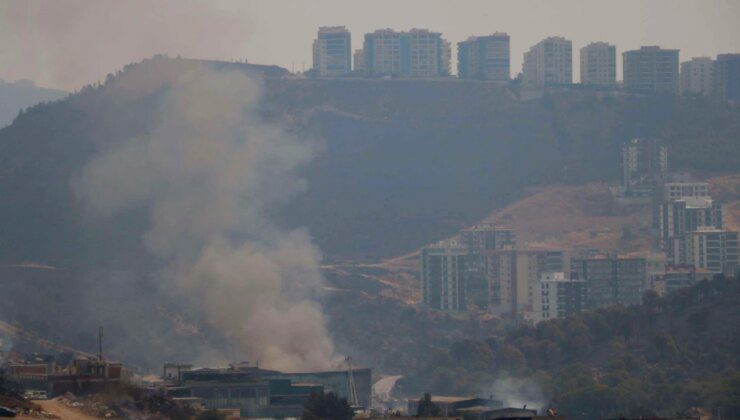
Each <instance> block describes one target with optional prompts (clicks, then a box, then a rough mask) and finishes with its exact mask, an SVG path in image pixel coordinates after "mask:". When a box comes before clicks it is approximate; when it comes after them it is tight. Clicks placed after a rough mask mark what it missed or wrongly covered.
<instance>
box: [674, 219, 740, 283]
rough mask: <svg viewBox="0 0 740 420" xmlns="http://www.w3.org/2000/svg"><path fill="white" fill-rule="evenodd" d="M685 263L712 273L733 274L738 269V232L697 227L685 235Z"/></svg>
mask: <svg viewBox="0 0 740 420" xmlns="http://www.w3.org/2000/svg"><path fill="white" fill-rule="evenodd" d="M686 256H687V261H686V262H687V263H688V264H690V265H693V266H694V267H695V268H697V269H704V270H707V271H709V272H712V273H724V274H726V275H735V274H736V273H737V269H738V259H739V258H738V233H737V232H732V231H728V230H725V229H716V228H699V229H697V230H696V231H694V232H690V233H689V234H687V235H686Z"/></svg>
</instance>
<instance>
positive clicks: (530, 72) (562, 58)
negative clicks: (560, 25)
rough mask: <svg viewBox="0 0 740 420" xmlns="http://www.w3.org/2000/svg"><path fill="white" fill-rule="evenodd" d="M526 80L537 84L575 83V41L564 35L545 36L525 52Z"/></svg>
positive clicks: (524, 74) (523, 69)
mask: <svg viewBox="0 0 740 420" xmlns="http://www.w3.org/2000/svg"><path fill="white" fill-rule="evenodd" d="M522 71H523V77H524V82H525V83H527V84H531V85H535V86H546V85H569V84H572V83H573V43H572V42H571V41H570V40H568V39H565V38H563V37H549V38H545V39H543V40H542V41H540V42H539V43H537V44H536V45H534V46H532V48H530V49H529V51H527V52H526V53H524V64H523V67H522Z"/></svg>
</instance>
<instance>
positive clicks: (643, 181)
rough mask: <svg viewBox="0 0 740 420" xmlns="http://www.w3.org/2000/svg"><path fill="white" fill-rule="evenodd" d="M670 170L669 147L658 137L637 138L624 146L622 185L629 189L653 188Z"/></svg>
mask: <svg viewBox="0 0 740 420" xmlns="http://www.w3.org/2000/svg"><path fill="white" fill-rule="evenodd" d="M667 171H668V148H667V147H666V146H664V145H663V143H662V142H661V141H660V140H658V139H653V138H635V139H632V140H630V141H629V142H627V143H626V144H625V145H624V146H622V186H624V187H625V188H626V189H627V190H628V191H639V190H643V189H652V187H653V185H654V184H655V182H656V181H658V179H659V178H661V177H662V176H663V175H664V174H665V173H666V172H667Z"/></svg>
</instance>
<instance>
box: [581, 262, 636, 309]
mask: <svg viewBox="0 0 740 420" xmlns="http://www.w3.org/2000/svg"><path fill="white" fill-rule="evenodd" d="M573 273H574V274H575V276H576V278H577V279H578V280H583V281H585V282H586V290H587V306H588V307H589V308H590V309H594V308H599V307H602V306H607V305H614V304H622V305H637V304H639V303H640V302H641V301H642V294H643V293H644V292H645V289H646V287H647V263H646V261H645V259H644V258H588V259H580V260H574V261H573Z"/></svg>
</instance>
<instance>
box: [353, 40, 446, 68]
mask: <svg viewBox="0 0 740 420" xmlns="http://www.w3.org/2000/svg"><path fill="white" fill-rule="evenodd" d="M363 51H364V54H365V62H364V64H365V71H366V73H367V74H368V75H369V76H395V77H440V76H447V75H449V74H450V57H451V52H450V43H449V42H447V41H445V40H444V39H443V38H442V34H441V33H439V32H431V31H429V30H426V29H412V30H410V31H408V32H397V31H394V30H392V29H380V30H377V31H375V32H372V33H369V34H365V43H364V48H363Z"/></svg>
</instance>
